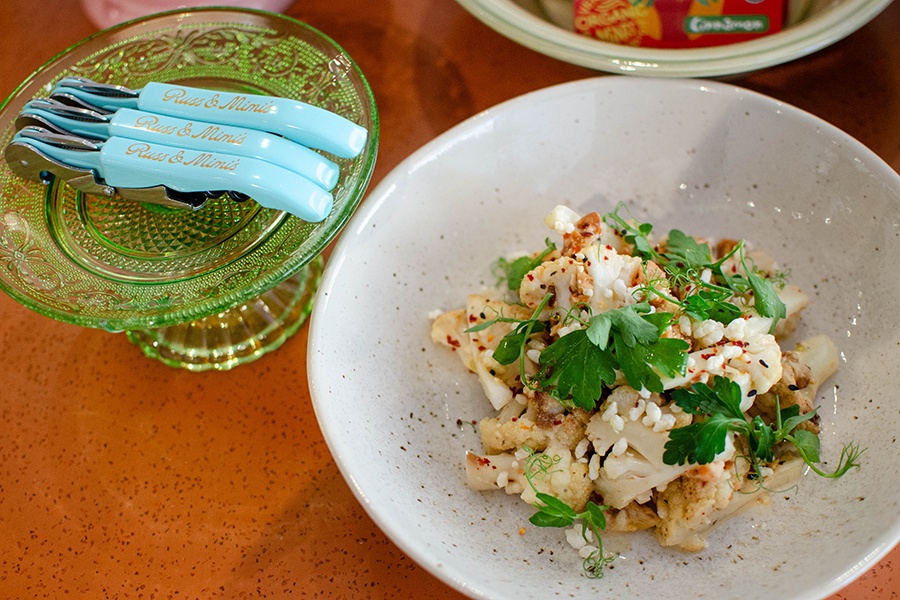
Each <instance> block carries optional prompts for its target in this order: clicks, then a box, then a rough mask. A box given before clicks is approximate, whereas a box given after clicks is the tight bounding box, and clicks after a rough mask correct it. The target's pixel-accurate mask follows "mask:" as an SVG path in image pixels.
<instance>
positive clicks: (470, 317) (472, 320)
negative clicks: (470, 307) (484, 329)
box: [469, 315, 478, 323]
mask: <svg viewBox="0 0 900 600" xmlns="http://www.w3.org/2000/svg"><path fill="white" fill-rule="evenodd" d="M477 320H478V317H476V316H475V315H469V323H474V322H475V321H477Z"/></svg>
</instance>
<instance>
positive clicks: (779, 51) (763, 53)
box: [457, 0, 891, 77]
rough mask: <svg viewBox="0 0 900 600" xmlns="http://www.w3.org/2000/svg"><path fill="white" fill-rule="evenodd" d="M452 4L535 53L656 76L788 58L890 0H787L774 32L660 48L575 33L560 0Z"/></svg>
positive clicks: (753, 66)
mask: <svg viewBox="0 0 900 600" xmlns="http://www.w3.org/2000/svg"><path fill="white" fill-rule="evenodd" d="M457 1H458V2H459V4H460V5H462V6H463V7H464V8H465V9H466V10H468V11H469V12H470V13H472V14H473V15H474V16H475V17H477V18H478V19H479V20H480V21H482V22H483V23H485V24H486V25H487V26H488V27H490V28H492V29H494V30H495V31H497V32H498V33H500V34H502V35H504V36H506V37H508V38H509V39H511V40H513V41H516V42H518V43H520V44H522V45H523V46H526V47H528V48H531V49H532V50H535V51H536V52H540V53H542V54H546V55H547V56H552V57H554V58H558V59H560V60H563V61H566V62H569V63H572V64H576V65H581V66H583V67H588V68H590V69H596V70H598V71H607V72H610V73H621V74H637V75H643V76H658V77H718V76H725V75H736V74H739V73H747V72H751V71H756V70H759V69H762V68H765V67H771V66H773V65H778V64H782V63H785V62H789V61H791V60H795V59H797V58H800V57H802V56H806V55H808V54H812V53H813V52H817V51H819V50H821V49H822V48H825V47H826V46H829V45H831V44H833V43H834V42H836V41H838V40H840V39H843V38H845V37H847V36H848V35H850V34H851V33H853V32H854V31H856V30H857V29H859V28H860V27H862V26H863V25H865V24H866V23H868V22H869V21H871V20H872V19H873V18H875V17H876V16H877V15H878V14H879V13H880V12H881V11H882V10H884V8H885V7H886V6H887V5H888V4H890V3H891V0H792V1H791V4H790V5H791V6H794V5H797V8H796V9H795V10H794V11H793V13H792V15H789V16H790V17H791V19H790V20H791V23H790V25H789V26H787V27H785V29H783V30H782V31H779V32H778V33H774V34H772V35H768V36H766V37H762V38H759V39H755V40H751V41H748V42H739V43H736V44H728V45H725V46H714V47H710V48H690V49H666V48H662V49H659V48H637V47H632V46H623V45H619V44H612V43H609V42H601V41H599V40H595V39H592V38H588V37H585V36H582V35H579V34H577V33H575V32H574V31H572V29H573V28H572V27H571V26H570V25H568V24H567V23H566V16H565V15H564V14H563V13H564V12H565V7H564V5H565V0H457ZM569 3H570V4H571V2H569ZM569 12H571V8H569ZM568 20H569V21H571V20H572V17H571V16H568Z"/></svg>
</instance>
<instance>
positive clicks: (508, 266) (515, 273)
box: [493, 238, 556, 291]
mask: <svg viewBox="0 0 900 600" xmlns="http://www.w3.org/2000/svg"><path fill="white" fill-rule="evenodd" d="M544 244H545V246H546V247H545V248H544V250H543V251H542V252H541V253H540V254H538V255H537V256H534V257H532V256H520V257H519V258H517V259H515V260H509V259H507V258H499V259H497V262H496V263H494V267H493V272H494V275H495V276H496V277H497V283H498V284H501V283H503V284H506V287H508V288H509V289H511V290H513V291H516V290H518V289H519V286H520V285H522V279H524V278H525V274H526V273H528V271H530V270H532V269H534V268H535V267H537V266H538V265H540V264H541V263H542V262H544V259H545V258H546V257H547V255H548V254H550V253H551V252H553V251H554V250H556V244H554V243H553V242H551V241H550V238H546V239H545V240H544Z"/></svg>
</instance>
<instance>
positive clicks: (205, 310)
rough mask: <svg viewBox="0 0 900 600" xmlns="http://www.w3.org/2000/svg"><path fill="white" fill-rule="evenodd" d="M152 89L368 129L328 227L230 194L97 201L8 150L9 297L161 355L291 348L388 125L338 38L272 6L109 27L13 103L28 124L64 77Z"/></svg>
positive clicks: (3, 250)
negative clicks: (267, 99)
mask: <svg viewBox="0 0 900 600" xmlns="http://www.w3.org/2000/svg"><path fill="white" fill-rule="evenodd" d="M72 75H78V76H83V77H87V78H89V79H93V80H95V81H100V82H106V83H114V84H118V85H124V86H126V87H130V88H132V89H140V88H142V87H143V86H144V85H145V84H146V83H148V82H150V81H162V82H172V83H180V84H183V85H190V86H195V87H205V88H214V89H219V90H226V91H237V92H246V93H257V94H266V95H272V96H281V97H286V98H293V99H297V100H302V101H304V102H307V103H309V104H313V105H316V106H320V107H323V108H326V109H328V110H330V111H333V112H336V113H338V114H340V115H342V116H344V117H346V118H348V119H350V120H351V121H354V122H356V123H359V124H360V125H362V126H364V127H366V128H367V129H368V131H369V137H368V143H367V145H366V148H365V149H364V150H363V152H362V153H361V154H360V155H359V156H357V157H356V158H354V159H349V160H345V159H339V158H337V157H334V156H330V155H329V158H331V159H332V160H334V161H335V162H337V163H338V165H339V166H340V168H341V178H340V181H339V183H338V184H337V186H336V187H335V189H334V192H333V193H334V197H335V204H334V209H333V210H332V212H331V214H330V215H329V216H328V218H327V219H326V220H325V221H324V222H322V223H308V222H305V221H303V220H301V219H299V218H297V217H295V216H292V215H289V214H286V213H283V212H280V211H275V210H270V209H266V208H262V207H261V206H259V205H258V204H257V203H256V202H254V201H253V200H252V199H251V200H248V201H245V202H235V201H233V200H231V199H228V198H227V196H226V197H223V198H220V199H214V200H210V201H209V202H208V203H207V204H206V205H205V206H204V207H203V208H201V209H200V210H196V211H191V210H187V209H177V208H170V207H164V206H160V205H155V204H144V203H140V202H134V201H130V200H125V199H122V198H120V197H100V196H94V195H90V194H84V193H82V192H79V191H77V190H75V189H74V188H72V187H71V186H69V185H68V184H67V183H66V182H65V181H64V180H61V179H58V178H57V179H54V180H52V181H51V182H50V183H49V184H41V183H36V182H32V181H26V180H23V179H21V178H19V177H17V176H16V175H15V174H13V172H12V171H11V170H10V169H9V167H8V165H7V164H6V163H5V162H4V161H3V160H2V157H0V288H2V289H3V290H4V291H5V292H6V293H8V294H9V295H10V296H12V297H13V298H14V299H15V300H17V301H18V302H20V303H21V304H23V305H25V306H27V307H29V308H31V309H33V310H35V311H37V312H39V313H41V314H43V315H46V316H48V317H52V318H54V319H58V320H60V321H64V322H67V323H72V324H75V325H80V326H86V327H97V328H103V329H106V330H109V331H115V332H122V331H124V332H127V334H128V336H129V338H130V339H131V340H132V341H133V342H135V343H136V344H137V345H138V346H139V347H140V348H142V349H143V351H144V352H145V353H146V354H147V355H148V356H151V357H153V358H157V359H159V360H162V361H163V362H165V363H167V364H169V365H173V366H180V367H185V368H188V369H191V370H197V371H200V370H207V369H229V368H232V367H234V366H236V365H239V364H242V363H245V362H248V361H251V360H254V359H255V358H258V357H260V356H262V355H263V354H265V353H266V352H269V351H271V350H273V349H275V348H277V347H279V346H280V345H281V344H282V343H283V342H284V340H285V339H287V338H288V337H289V336H290V335H291V334H293V333H294V332H296V331H297V329H298V328H299V327H300V326H301V325H302V324H303V323H304V322H305V320H306V318H307V317H308V315H309V312H310V309H311V304H312V301H313V298H314V296H315V291H316V287H317V285H318V281H319V276H320V274H321V271H322V263H323V260H322V257H321V253H322V251H323V250H324V249H325V247H326V246H327V245H328V243H329V242H331V241H332V240H333V239H334V237H335V236H336V235H337V233H338V232H339V231H340V229H341V228H342V227H343V226H344V224H345V223H346V222H347V220H348V219H349V218H350V216H351V214H352V213H353V211H354V210H355V208H356V207H357V205H358V204H359V202H360V199H361V198H362V195H363V193H364V191H365V189H366V186H367V185H368V183H369V180H370V178H371V175H372V171H373V169H374V166H375V156H376V154H377V148H378V116H377V111H376V107H375V101H374V97H373V95H372V90H371V89H370V87H369V85H368V83H367V81H366V79H365V77H364V76H363V74H362V73H361V72H360V70H359V68H358V67H357V65H356V64H355V63H354V62H353V61H352V59H351V58H350V57H349V56H348V55H347V54H346V53H345V52H344V51H343V50H342V49H341V48H340V47H339V46H338V45H337V44H335V43H334V42H333V41H332V40H330V39H329V38H328V37H326V36H325V35H323V34H322V33H320V32H318V31H316V30H315V29H313V28H311V27H309V26H307V25H305V24H303V23H300V22H299V21H296V20H294V19H291V18H288V17H285V16H282V15H275V14H270V13H265V12H259V11H249V10H236V9H235V10H230V9H198V10H192V11H190V12H169V13H162V14H159V15H155V16H151V17H148V18H145V19H140V20H137V21H131V22H129V23H124V24H122V25H119V26H116V27H113V28H111V29H107V30H104V31H102V32H100V33H98V34H96V35H94V36H91V37H89V38H87V39H85V40H83V41H82V42H80V43H78V44H77V45H75V46H73V47H72V48H69V49H68V50H66V51H65V52H63V53H62V54H60V55H59V56H57V57H55V58H54V59H52V60H51V61H50V62H49V63H47V64H46V65H44V66H43V67H42V68H41V69H39V70H38V71H37V72H36V73H34V74H33V75H32V76H31V77H29V78H28V79H27V80H26V81H25V82H24V83H22V84H21V85H20V86H19V88H18V89H17V90H16V91H15V92H13V94H12V95H11V96H10V97H9V98H8V99H7V100H6V101H5V102H4V104H3V105H2V106H0V149H2V148H5V147H6V145H7V144H8V143H9V142H10V140H11V139H12V137H13V135H14V134H15V123H14V122H15V118H16V116H17V115H18V114H19V112H20V111H21V110H22V107H23V106H24V105H25V103H27V102H28V101H30V100H31V99H33V98H36V97H44V96H46V95H47V94H48V93H49V90H50V89H51V88H52V86H53V85H54V84H55V82H56V81H58V80H59V79H61V78H62V77H66V76H72Z"/></svg>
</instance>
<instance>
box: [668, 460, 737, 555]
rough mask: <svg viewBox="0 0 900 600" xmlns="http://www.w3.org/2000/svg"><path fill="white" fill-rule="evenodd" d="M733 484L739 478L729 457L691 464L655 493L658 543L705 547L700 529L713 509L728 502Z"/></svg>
mask: <svg viewBox="0 0 900 600" xmlns="http://www.w3.org/2000/svg"><path fill="white" fill-rule="evenodd" d="M736 487H740V482H739V481H738V482H736V481H735V477H734V462H733V461H730V460H728V461H724V460H717V461H715V462H713V463H710V464H708V465H701V466H697V467H694V468H693V469H690V470H689V471H687V472H686V473H685V474H684V475H683V476H681V477H679V478H678V479H676V480H674V481H673V482H671V483H670V484H668V485H667V486H666V488H665V489H664V490H663V491H661V492H659V493H657V494H656V512H657V514H658V515H659V523H658V524H657V525H656V537H657V539H658V540H659V543H660V544H662V545H663V546H680V547H681V548H683V549H684V550H690V551H697V550H702V549H703V548H705V547H706V542H705V540H703V538H702V537H701V536H700V532H701V531H703V530H704V529H706V528H707V527H709V525H711V524H712V522H713V516H714V514H715V511H717V510H721V509H724V508H725V507H727V506H728V504H729V503H730V502H731V499H732V497H733V496H734V493H735V488H736Z"/></svg>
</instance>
